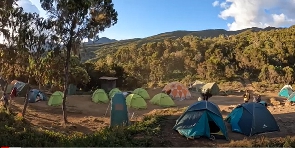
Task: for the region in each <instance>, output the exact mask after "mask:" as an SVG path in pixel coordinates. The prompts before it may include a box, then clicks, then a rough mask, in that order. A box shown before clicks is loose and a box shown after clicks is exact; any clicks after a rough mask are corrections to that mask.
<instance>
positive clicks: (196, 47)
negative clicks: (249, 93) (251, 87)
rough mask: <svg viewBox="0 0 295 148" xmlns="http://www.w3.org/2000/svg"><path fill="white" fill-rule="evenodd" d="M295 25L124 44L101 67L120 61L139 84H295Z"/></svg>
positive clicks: (107, 57)
mask: <svg viewBox="0 0 295 148" xmlns="http://www.w3.org/2000/svg"><path fill="white" fill-rule="evenodd" d="M294 41H295V27H294V26H293V27H290V28H287V29H276V30H270V31H260V32H252V31H251V30H248V31H245V32H242V33H240V34H238V35H232V36H228V37H226V36H222V35H221V36H219V37H216V38H207V39H200V38H198V37H196V36H185V37H183V38H178V39H175V40H171V39H166V40H164V41H163V42H149V43H146V44H143V45H137V44H129V45H126V46H121V47H119V49H118V50H117V51H116V52H115V53H114V54H108V55H107V56H106V58H103V59H99V60H98V61H97V62H95V66H96V68H97V69H101V68H103V67H106V65H112V64H113V63H116V64H117V65H118V66H121V67H123V68H124V70H125V71H126V73H128V74H129V75H128V77H133V78H136V79H137V81H136V83H137V84H134V85H142V84H147V83H150V84H153V85H155V84H156V85H157V84H159V83H162V82H167V81H173V80H180V81H181V80H182V81H184V82H187V83H189V82H192V81H194V80H196V79H202V80H207V81H221V80H223V81H231V80H233V79H235V78H237V77H244V78H251V79H252V80H255V81H264V82H267V83H293V82H294V68H295V65H294V62H295V42H294Z"/></svg>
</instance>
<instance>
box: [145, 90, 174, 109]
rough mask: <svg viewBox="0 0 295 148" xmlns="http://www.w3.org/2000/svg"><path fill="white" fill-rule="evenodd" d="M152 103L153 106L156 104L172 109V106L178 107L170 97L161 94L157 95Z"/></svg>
mask: <svg viewBox="0 0 295 148" xmlns="http://www.w3.org/2000/svg"><path fill="white" fill-rule="evenodd" d="M150 102H151V103H152V104H156V105H159V106H162V107H172V106H176V105H175V103H174V101H173V100H172V99H171V97H170V96H168V95H167V94H165V93H159V94H157V95H155V96H154V97H153V98H152V99H151V100H150Z"/></svg>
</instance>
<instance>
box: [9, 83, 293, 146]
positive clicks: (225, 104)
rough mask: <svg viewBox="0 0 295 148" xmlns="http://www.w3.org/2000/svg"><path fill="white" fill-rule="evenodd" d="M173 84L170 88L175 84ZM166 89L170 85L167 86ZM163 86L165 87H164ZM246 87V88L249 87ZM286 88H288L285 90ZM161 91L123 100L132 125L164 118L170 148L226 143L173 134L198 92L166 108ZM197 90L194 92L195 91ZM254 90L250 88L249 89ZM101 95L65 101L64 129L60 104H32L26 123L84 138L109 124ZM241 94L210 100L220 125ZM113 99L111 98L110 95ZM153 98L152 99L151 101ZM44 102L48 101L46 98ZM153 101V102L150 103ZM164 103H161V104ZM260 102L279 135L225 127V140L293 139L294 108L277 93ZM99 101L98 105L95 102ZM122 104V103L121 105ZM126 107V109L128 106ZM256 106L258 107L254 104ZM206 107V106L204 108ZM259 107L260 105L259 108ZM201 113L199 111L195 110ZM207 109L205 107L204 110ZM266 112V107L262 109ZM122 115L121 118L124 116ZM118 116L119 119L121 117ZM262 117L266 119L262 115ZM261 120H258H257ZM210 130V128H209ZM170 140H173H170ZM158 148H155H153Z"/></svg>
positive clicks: (19, 102) (16, 105)
mask: <svg viewBox="0 0 295 148" xmlns="http://www.w3.org/2000/svg"><path fill="white" fill-rule="evenodd" d="M175 83H176V82H173V83H171V84H175ZM167 86H169V85H167ZM167 86H166V87H167ZM248 87H249V86H248ZM288 88H289V87H288ZM163 89H165V87H164V88H150V89H146V90H147V91H146V92H147V94H145V93H140V92H142V91H143V90H144V89H142V88H137V89H135V91H134V93H138V94H143V95H142V96H145V97H146V99H143V98H142V99H143V101H144V100H146V104H142V103H140V102H139V101H137V102H139V103H138V104H139V105H134V107H130V102H131V101H130V100H129V101H128V98H129V99H132V98H136V97H140V98H141V96H140V95H136V94H129V95H128V96H127V97H126V104H127V106H126V107H128V114H129V115H128V116H129V118H130V121H131V122H141V121H142V120H143V117H144V116H146V115H151V114H152V115H162V116H165V119H164V120H163V121H162V122H164V123H163V124H164V126H163V127H161V130H163V131H162V133H161V134H162V136H165V135H166V136H168V135H169V137H170V138H165V137H164V138H165V140H166V142H168V143H169V144H168V145H170V146H172V145H173V146H191V145H192V144H198V145H199V146H214V145H220V146H222V145H226V144H227V143H228V141H227V140H225V138H220V139H219V138H216V139H214V140H213V141H212V140H210V139H209V138H206V137H205V138H201V139H195V140H193V139H186V138H185V137H184V136H181V135H180V134H179V133H178V132H176V131H175V130H173V128H174V126H175V124H176V120H177V119H178V118H179V117H180V116H181V115H182V114H183V113H184V111H185V108H187V107H188V106H191V105H192V104H195V103H196V102H200V101H198V98H199V96H200V93H198V92H197V91H192V90H191V91H190V92H191V98H190V99H184V100H182V99H178V100H176V99H173V100H171V101H172V103H171V102H169V101H168V102H167V104H166V106H165V105H164V106H163V105H158V104H157V103H154V102H157V100H158V98H161V97H162V98H164V99H165V97H168V99H167V100H169V98H170V96H168V95H166V94H165V93H162V92H163ZM196 89H197V88H196ZM251 89H253V87H251ZM101 92H104V90H102V89H98V90H97V91H95V92H93V94H92V95H70V96H68V99H67V107H68V114H69V115H68V119H69V121H70V125H67V126H64V125H63V123H62V110H61V102H60V103H56V104H55V105H52V104H50V103H49V102H50V101H40V102H35V103H29V107H28V110H27V115H26V120H27V121H29V122H30V123H31V126H33V127H34V128H40V129H43V130H51V131H56V132H62V133H63V134H71V133H73V132H81V133H85V134H91V133H93V132H95V131H97V130H101V129H104V128H108V127H109V126H110V124H111V123H110V122H111V118H110V116H111V111H110V109H109V100H108V98H109V96H108V95H105V96H103V95H101V96H99V97H100V98H99V100H96V99H95V98H96V97H94V96H95V94H99V93H101ZM112 93H115V94H116V93H118V94H120V90H119V89H118V88H115V89H113V90H111V91H110V93H109V94H112ZM242 94H243V93H242V92H240V93H239V92H236V93H235V94H234V95H228V96H222V95H215V96H213V97H212V98H210V102H212V103H214V104H218V107H217V108H219V109H220V113H221V116H222V118H221V121H223V119H225V118H226V117H227V116H228V115H229V114H230V113H231V112H232V110H233V109H235V107H236V106H237V105H238V104H242V103H243V99H242ZM284 94H286V92H285V91H282V95H284ZM59 95H60V97H61V98H62V95H63V93H61V92H55V93H52V95H51V96H52V97H56V96H59ZM113 95H114V94H113ZM153 96H155V97H153ZM47 98H51V97H50V96H48V97H47ZM152 98H154V100H156V101H151V100H152ZM270 98H275V99H276V101H278V102H281V103H280V104H279V105H278V104H271V101H270V100H271V99H270ZM164 99H163V100H164ZM124 100H125V98H124ZM263 100H264V101H266V102H268V103H269V106H268V107H267V109H268V110H269V111H270V113H271V114H273V116H274V119H275V121H276V122H277V124H278V126H279V130H280V131H276V132H270V133H263V134H262V135H261V134H258V135H255V134H254V135H253V136H250V137H249V135H243V134H241V133H237V132H233V131H231V125H229V124H228V123H226V122H225V123H226V124H225V127H224V129H223V130H225V131H226V132H227V135H228V140H231V141H232V140H236V141H243V140H244V139H245V138H247V139H256V138H259V137H268V138H278V137H282V138H283V137H286V136H292V135H294V132H295V131H294V130H293V127H294V126H293V124H292V122H293V121H294V120H293V115H292V113H290V112H294V111H295V107H294V106H285V105H284V102H286V99H284V98H282V97H280V96H278V93H265V95H264V97H263ZM23 101H24V98H23V97H16V98H14V99H13V109H14V110H15V111H16V112H21V109H22V107H23ZM98 101H100V102H98ZM201 102H202V101H201ZM124 103H125V101H124ZM128 104H129V105H128ZM256 104H257V103H256ZM205 106H206V105H205ZM260 106H261V105H260ZM197 108H199V109H201V108H200V107H197ZM206 108H207V107H206ZM263 108H265V107H263ZM123 115H124V114H123ZM120 116H121V115H120ZM264 116H265V115H264ZM260 118H261V116H260ZM211 128H212V127H211ZM171 136H172V137H171ZM155 146H157V144H155Z"/></svg>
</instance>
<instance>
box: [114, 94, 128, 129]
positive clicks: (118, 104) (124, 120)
mask: <svg viewBox="0 0 295 148" xmlns="http://www.w3.org/2000/svg"><path fill="white" fill-rule="evenodd" d="M128 124H129V119H128V111H127V105H126V100H125V96H124V95H123V93H121V92H118V93H116V94H115V95H114V96H113V98H112V99H111V122H110V126H119V125H128Z"/></svg>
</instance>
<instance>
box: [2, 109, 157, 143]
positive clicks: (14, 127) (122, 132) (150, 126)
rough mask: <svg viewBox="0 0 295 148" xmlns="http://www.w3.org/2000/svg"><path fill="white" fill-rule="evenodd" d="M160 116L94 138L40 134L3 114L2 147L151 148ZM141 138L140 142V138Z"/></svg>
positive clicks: (108, 129)
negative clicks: (149, 147) (97, 147)
mask: <svg viewBox="0 0 295 148" xmlns="http://www.w3.org/2000/svg"><path fill="white" fill-rule="evenodd" d="M160 119H161V117H159V116H147V117H145V118H144V119H143V121H142V122H138V123H134V124H132V125H130V126H128V127H114V128H105V129H102V130H100V131H97V132H96V133H93V134H82V133H72V134H68V135H66V134H62V133H58V132H53V131H48V130H37V129H34V128H32V127H31V126H30V124H29V123H27V122H26V121H25V120H23V119H22V118H19V117H16V116H14V115H13V114H7V113H5V112H3V111H2V112H0V131H1V134H0V144H1V145H8V146H11V147H12V146H22V147H25V146H36V147H54V146H64V147H65V146H67V147H68V146H73V147H74V146H75V147H82V146H83V147H96V146H100V147H117V146H122V147H137V146H140V147H141V146H142V147H148V146H153V142H152V136H154V135H156V134H157V133H158V132H159V130H160V129H159V123H158V122H159V121H160ZM139 134H140V136H139V138H135V137H138V135H139Z"/></svg>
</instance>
